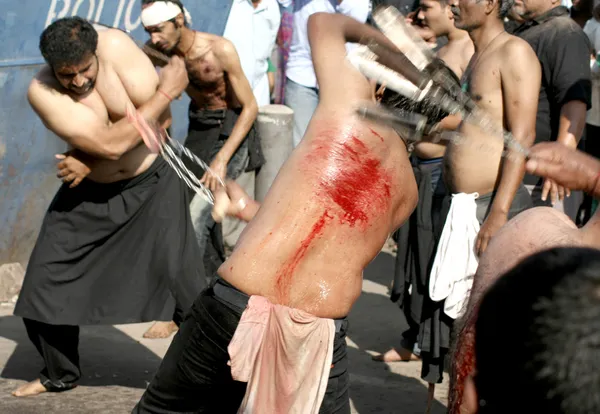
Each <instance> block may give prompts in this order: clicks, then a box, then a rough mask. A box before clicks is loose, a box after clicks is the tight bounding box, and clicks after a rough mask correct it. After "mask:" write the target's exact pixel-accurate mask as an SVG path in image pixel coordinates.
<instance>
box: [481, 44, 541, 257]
mask: <svg viewBox="0 0 600 414" xmlns="http://www.w3.org/2000/svg"><path fill="white" fill-rule="evenodd" d="M501 61H502V63H501V66H500V77H501V82H502V101H503V107H504V117H505V122H506V127H507V129H508V131H509V132H511V133H512V135H513V137H514V139H515V140H517V141H518V142H519V143H520V144H521V145H522V146H523V147H525V148H529V147H531V145H532V144H533V142H534V140H535V124H536V115H537V105H538V98H539V91H540V82H541V76H542V75H541V67H540V63H539V61H538V58H537V56H536V55H535V53H534V52H533V50H532V49H531V47H530V46H529V45H528V44H527V43H525V42H524V41H522V40H520V39H515V40H511V41H509V42H507V44H506V45H505V48H504V51H503V56H502V60H501ZM514 62H519V65H515V64H514ZM524 175H525V157H524V156H523V155H522V154H521V153H519V152H517V151H514V150H512V149H511V148H507V156H506V157H505V158H504V160H503V162H502V167H501V170H500V177H499V184H498V188H497V190H496V195H495V197H494V201H493V203H492V206H491V209H490V214H489V215H488V217H487V218H486V220H485V222H484V223H483V225H482V226H481V230H480V231H479V235H478V238H477V244H476V248H477V251H478V253H479V254H480V255H481V254H482V253H483V252H484V251H485V249H486V248H487V245H488V243H489V241H490V239H491V237H492V236H493V235H494V234H495V233H496V232H497V231H498V230H499V229H500V227H502V225H504V223H506V221H507V219H508V213H509V210H510V206H511V204H512V202H513V199H514V198H515V194H516V193H517V190H518V188H519V185H520V184H521V182H522V181H523V177H524Z"/></svg>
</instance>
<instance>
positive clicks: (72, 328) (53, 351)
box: [23, 307, 184, 392]
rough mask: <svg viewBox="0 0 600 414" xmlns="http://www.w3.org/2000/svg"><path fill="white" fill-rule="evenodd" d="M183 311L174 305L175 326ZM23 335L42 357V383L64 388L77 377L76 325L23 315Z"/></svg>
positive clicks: (78, 374) (79, 370)
mask: <svg viewBox="0 0 600 414" xmlns="http://www.w3.org/2000/svg"><path fill="white" fill-rule="evenodd" d="M183 318H184V311H183V310H182V309H180V308H179V307H177V308H176V309H175V312H174V313H173V321H174V322H175V323H176V324H177V326H179V325H180V324H181V322H182V321H183ZM23 323H24V324H25V329H26V330H27V336H29V339H30V340H31V342H33V345H35V347H36V349H37V350H38V352H39V353H40V355H41V356H42V358H43V359H44V368H43V369H42V371H41V372H40V381H41V382H42V385H43V386H44V387H46V389H47V390H48V391H50V392H60V391H67V390H70V389H72V388H73V387H75V385H76V383H77V381H78V380H79V378H81V368H80V366H79V326H76V325H50V324H47V323H44V322H38V321H34V320H33V319H27V318H23Z"/></svg>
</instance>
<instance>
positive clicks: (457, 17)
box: [450, 0, 515, 32]
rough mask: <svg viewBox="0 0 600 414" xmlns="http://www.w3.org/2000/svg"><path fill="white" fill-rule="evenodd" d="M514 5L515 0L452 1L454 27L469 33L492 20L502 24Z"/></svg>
mask: <svg viewBox="0 0 600 414" xmlns="http://www.w3.org/2000/svg"><path fill="white" fill-rule="evenodd" d="M514 4H515V0H450V6H451V9H452V14H453V15H454V25H455V26H456V27H457V28H458V29H461V30H466V31H468V32H469V31H472V30H475V29H479V28H480V27H482V26H483V25H484V24H485V23H486V22H487V21H489V20H490V19H493V20H499V21H500V22H502V20H503V19H504V18H505V17H506V16H507V15H508V13H509V12H510V10H511V8H512V7H513V5H514Z"/></svg>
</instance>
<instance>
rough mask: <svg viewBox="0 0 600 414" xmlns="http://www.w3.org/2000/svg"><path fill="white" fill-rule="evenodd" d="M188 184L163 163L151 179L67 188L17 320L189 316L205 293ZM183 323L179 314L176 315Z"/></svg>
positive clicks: (38, 248)
mask: <svg viewBox="0 0 600 414" xmlns="http://www.w3.org/2000/svg"><path fill="white" fill-rule="evenodd" d="M198 256H199V253H198V246H197V243H196V238H195V235H194V230H193V227H192V224H191V217H190V212H189V195H188V193H187V191H185V184H184V183H183V181H181V180H180V179H179V178H178V177H177V175H176V173H175V172H174V171H173V170H172V169H171V168H170V167H169V166H168V165H167V163H166V162H165V161H164V160H163V159H161V158H157V159H156V161H154V163H153V164H152V165H151V166H150V167H149V168H148V169H147V170H146V171H145V172H143V173H142V174H140V175H138V176H136V177H134V178H131V179H127V180H122V181H118V182H115V183H110V184H100V183H96V182H92V181H90V180H87V179H85V180H83V181H82V182H81V183H80V184H79V186H77V187H76V188H73V189H70V188H69V187H68V185H66V184H65V185H63V186H62V187H61V188H60V189H59V190H58V193H57V194H56V196H55V197H54V200H53V201H52V203H51V204H50V207H49V208H48V211H47V213H46V216H45V217H44V221H43V223H42V227H41V230H40V234H39V236H38V240H37V242H36V245H35V247H34V249H33V252H32V254H31V258H30V260H29V265H28V266H27V273H26V274H25V280H24V282H23V288H22V290H21V293H20V295H19V300H18V302H17V305H16V308H15V315H17V316H21V317H23V318H27V319H33V320H36V321H39V322H44V323H48V324H52V325H94V324H111V325H112V324H121V323H137V322H148V321H153V320H171V319H172V318H173V312H174V308H175V306H176V305H177V308H178V315H179V318H180V319H183V313H184V312H185V311H187V310H188V309H189V308H190V307H191V306H192V303H193V301H194V299H195V298H196V297H197V296H198V294H199V293H200V291H201V290H202V289H203V288H204V287H206V282H205V278H204V271H203V269H202V263H201V262H200V261H199V260H198ZM175 317H177V315H176V316H175Z"/></svg>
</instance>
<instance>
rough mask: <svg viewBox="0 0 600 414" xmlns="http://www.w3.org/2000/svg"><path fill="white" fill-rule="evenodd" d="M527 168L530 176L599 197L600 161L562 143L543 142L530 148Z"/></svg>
mask: <svg viewBox="0 0 600 414" xmlns="http://www.w3.org/2000/svg"><path fill="white" fill-rule="evenodd" d="M526 168H527V172H528V173H530V174H535V175H537V176H539V177H543V178H546V179H547V180H552V181H554V182H556V183H557V184H558V185H561V186H564V187H567V188H570V189H573V190H582V191H585V192H586V193H588V194H590V195H591V196H593V197H600V188H599V186H598V179H599V178H600V161H598V160H597V159H595V158H594V157H591V156H589V155H587V154H585V153H583V152H581V151H577V150H574V149H571V148H568V147H566V146H565V145H563V144H561V143H559V142H543V143H540V144H537V145H534V146H533V147H531V155H530V159H529V161H527V164H526Z"/></svg>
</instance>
